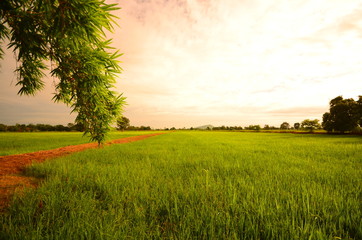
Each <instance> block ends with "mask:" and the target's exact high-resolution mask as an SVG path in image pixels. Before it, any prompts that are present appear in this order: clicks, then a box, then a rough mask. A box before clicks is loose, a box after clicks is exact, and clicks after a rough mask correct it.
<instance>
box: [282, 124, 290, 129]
mask: <svg viewBox="0 0 362 240" xmlns="http://www.w3.org/2000/svg"><path fill="white" fill-rule="evenodd" d="M289 128H290V124H289V123H287V122H283V123H282V124H281V125H280V129H289Z"/></svg>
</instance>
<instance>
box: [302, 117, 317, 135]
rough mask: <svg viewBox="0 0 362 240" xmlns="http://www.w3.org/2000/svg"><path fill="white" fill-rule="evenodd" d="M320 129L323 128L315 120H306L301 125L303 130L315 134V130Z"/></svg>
mask: <svg viewBox="0 0 362 240" xmlns="http://www.w3.org/2000/svg"><path fill="white" fill-rule="evenodd" d="M320 127H321V126H320V124H319V120H318V119H314V120H310V119H305V120H303V121H302V123H301V128H303V129H306V130H308V131H310V132H313V131H314V130H316V129H319V128H320Z"/></svg>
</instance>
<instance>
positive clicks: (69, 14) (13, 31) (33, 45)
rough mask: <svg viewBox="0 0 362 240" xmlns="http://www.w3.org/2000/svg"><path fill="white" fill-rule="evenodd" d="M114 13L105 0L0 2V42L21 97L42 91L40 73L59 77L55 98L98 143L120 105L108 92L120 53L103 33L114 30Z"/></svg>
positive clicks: (117, 97) (119, 99)
mask: <svg viewBox="0 0 362 240" xmlns="http://www.w3.org/2000/svg"><path fill="white" fill-rule="evenodd" d="M116 9H118V8H117V7H116V4H106V3H105V1H104V0H62V1H58V0H1V1H0V16H1V19H0V44H4V42H5V40H7V41H8V42H9V44H8V48H11V49H13V51H14V53H15V55H16V60H17V61H18V63H19V64H18V67H17V69H16V70H15V71H16V73H17V85H18V86H19V87H20V90H19V94H20V95H24V94H25V95H35V94H36V93H37V92H38V91H40V90H42V89H43V87H44V84H45V83H44V81H43V80H42V77H43V76H44V71H45V70H50V75H51V76H52V77H54V78H55V79H58V82H57V83H56V86H55V90H56V91H55V94H54V98H53V100H54V101H56V102H64V103H65V104H67V105H68V106H70V107H71V109H72V112H76V113H77V117H76V120H75V122H76V123H77V124H81V125H83V126H84V129H85V134H87V133H89V134H90V138H91V140H93V141H97V142H98V143H102V142H103V141H104V140H105V135H106V133H107V132H108V130H109V129H110V124H111V123H112V122H113V121H114V120H115V119H116V118H117V117H118V116H119V115H120V113H121V110H122V105H123V104H124V97H122V95H118V94H117V93H116V92H114V91H112V90H111V89H112V87H114V83H115V81H116V80H115V79H116V76H117V74H119V73H121V70H122V69H121V67H120V66H119V65H118V64H119V62H118V60H117V58H118V57H119V56H120V55H121V54H119V53H118V51H114V50H113V49H112V48H111V47H110V44H111V40H108V39H106V34H105V30H108V31H112V30H113V27H112V24H114V23H115V22H114V18H115V16H114V15H112V14H111V12H112V11H114V10H116ZM2 47H3V46H2ZM3 53H4V52H3V50H2V48H0V57H2V55H3ZM46 63H48V64H46ZM49 65H50V66H49Z"/></svg>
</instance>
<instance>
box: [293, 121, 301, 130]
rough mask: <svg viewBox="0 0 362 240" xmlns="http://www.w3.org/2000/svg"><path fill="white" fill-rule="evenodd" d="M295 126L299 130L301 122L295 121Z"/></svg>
mask: <svg viewBox="0 0 362 240" xmlns="http://www.w3.org/2000/svg"><path fill="white" fill-rule="evenodd" d="M293 126H294V129H296V130H298V129H299V128H300V123H298V122H297V123H294V125H293Z"/></svg>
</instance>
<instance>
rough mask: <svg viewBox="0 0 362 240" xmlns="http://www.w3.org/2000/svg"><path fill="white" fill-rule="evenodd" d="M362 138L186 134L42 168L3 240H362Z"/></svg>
mask: <svg viewBox="0 0 362 240" xmlns="http://www.w3.org/2000/svg"><path fill="white" fill-rule="evenodd" d="M361 140H362V139H361V138H360V137H355V136H336V135H333V136H330V135H300V134H295V135H294V134H271V133H258V134H255V133H240V132H212V131H190V132H187V131H179V132H174V133H169V134H164V135H161V136H157V137H154V138H150V139H147V140H145V141H142V142H135V143H132V144H122V145H112V146H109V147H108V146H106V147H105V148H103V149H101V150H87V151H85V152H81V153H78V154H74V155H70V156H67V157H63V158H59V159H54V160H52V161H48V162H45V163H43V164H36V165H33V166H32V167H30V168H28V169H27V171H26V172H27V175H28V176H33V177H41V176H42V177H43V178H44V180H43V181H42V184H41V185H40V186H39V188H37V189H29V190H28V192H26V193H25V194H19V195H18V196H17V198H16V199H15V200H14V202H13V204H12V206H11V207H10V209H9V212H8V213H6V214H4V215H1V216H0V238H1V239H24V240H26V239H269V240H274V239H328V240H332V239H350V240H352V239H354V240H357V239H362V231H361V229H362V228H361V221H360V220H361V216H362V209H361V199H360V198H361V194H362V174H361V169H362V165H361V164H362V163H361V157H362V156H361V153H362V144H361Z"/></svg>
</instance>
